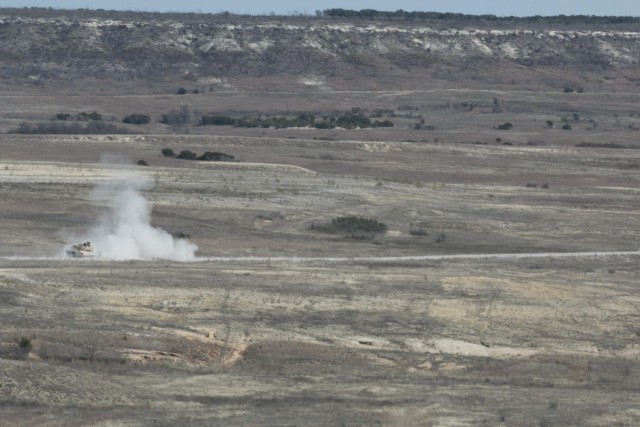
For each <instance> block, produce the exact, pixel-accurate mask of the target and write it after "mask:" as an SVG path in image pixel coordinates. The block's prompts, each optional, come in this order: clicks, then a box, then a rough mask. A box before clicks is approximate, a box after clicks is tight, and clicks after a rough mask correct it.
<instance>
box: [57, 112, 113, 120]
mask: <svg viewBox="0 0 640 427" xmlns="http://www.w3.org/2000/svg"><path fill="white" fill-rule="evenodd" d="M53 120H61V121H69V120H78V121H81V122H87V121H90V120H97V121H101V120H103V117H102V114H99V113H97V112H95V111H93V112H91V113H87V112H86V111H83V112H82V113H78V114H76V115H75V116H72V115H71V114H69V113H58V114H56V115H55V116H53Z"/></svg>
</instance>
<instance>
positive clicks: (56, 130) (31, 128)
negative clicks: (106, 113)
mask: <svg viewBox="0 0 640 427" xmlns="http://www.w3.org/2000/svg"><path fill="white" fill-rule="evenodd" d="M9 133H16V134H31V135H35V134H50V135H83V134H86V135H105V134H129V133H133V132H131V131H130V130H129V129H125V128H120V127H118V126H115V125H114V124H112V123H106V122H101V121H91V122H89V123H87V124H86V125H84V126H83V125H81V124H80V123H59V122H49V123H35V124H31V123H21V124H20V126H18V128H17V129H13V130H10V131H9Z"/></svg>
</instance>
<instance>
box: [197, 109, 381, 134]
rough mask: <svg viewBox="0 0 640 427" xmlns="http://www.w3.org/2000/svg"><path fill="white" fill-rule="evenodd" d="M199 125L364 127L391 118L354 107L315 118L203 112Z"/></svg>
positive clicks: (312, 116)
mask: <svg viewBox="0 0 640 427" xmlns="http://www.w3.org/2000/svg"><path fill="white" fill-rule="evenodd" d="M198 125H199V126H235V127H244V128H264V129H267V128H275V129H286V128H315V129H335V128H343V129H356V128H360V129H365V128H378V127H393V122H392V121H391V120H375V121H372V120H371V118H369V117H367V116H366V115H365V114H363V113H361V112H360V110H359V109H357V108H354V109H353V110H352V111H350V112H346V113H343V114H341V115H338V116H336V115H334V114H329V115H325V116H322V117H321V118H317V117H316V116H315V115H313V114H310V113H301V114H299V115H298V116H296V117H294V118H287V117H262V116H260V117H248V116H244V117H238V118H236V117H231V116H225V115H220V114H205V115H203V116H202V117H201V118H200V121H199V122H198Z"/></svg>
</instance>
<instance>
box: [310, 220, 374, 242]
mask: <svg viewBox="0 0 640 427" xmlns="http://www.w3.org/2000/svg"><path fill="white" fill-rule="evenodd" d="M311 229H312V230H318V231H322V232H325V233H336V234H349V235H350V237H351V238H352V239H355V240H371V239H373V238H374V237H375V235H376V234H384V233H386V232H387V226H386V225H385V224H383V223H382V222H379V221H377V220H375V219H370V218H364V217H358V216H352V215H349V216H340V217H336V218H333V219H332V220H331V222H330V223H328V224H315V223H314V224H312V225H311Z"/></svg>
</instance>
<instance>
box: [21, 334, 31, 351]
mask: <svg viewBox="0 0 640 427" xmlns="http://www.w3.org/2000/svg"><path fill="white" fill-rule="evenodd" d="M18 347H19V348H20V350H21V351H23V352H25V353H29V352H30V351H31V349H32V348H33V343H32V342H31V338H28V337H20V340H18Z"/></svg>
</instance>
